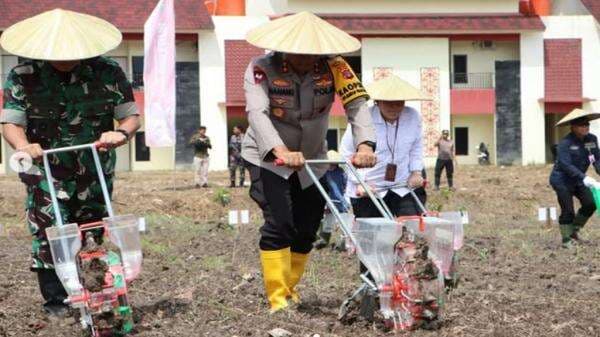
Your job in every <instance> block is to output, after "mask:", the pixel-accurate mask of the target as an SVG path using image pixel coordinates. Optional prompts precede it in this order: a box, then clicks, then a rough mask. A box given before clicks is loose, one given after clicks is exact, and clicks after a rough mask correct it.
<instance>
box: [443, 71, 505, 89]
mask: <svg viewBox="0 0 600 337" xmlns="http://www.w3.org/2000/svg"><path fill="white" fill-rule="evenodd" d="M495 86H496V85H495V82H494V73H452V74H451V78H450V87H451V88H452V89H492V88H494V87H495Z"/></svg>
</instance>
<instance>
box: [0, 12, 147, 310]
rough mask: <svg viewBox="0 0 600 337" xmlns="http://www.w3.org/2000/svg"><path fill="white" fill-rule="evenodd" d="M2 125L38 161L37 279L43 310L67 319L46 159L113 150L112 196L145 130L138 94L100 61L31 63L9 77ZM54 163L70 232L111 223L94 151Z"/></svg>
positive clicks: (26, 178)
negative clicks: (120, 156)
mask: <svg viewBox="0 0 600 337" xmlns="http://www.w3.org/2000/svg"><path fill="white" fill-rule="evenodd" d="M71 13H72V12H71ZM74 14H77V13H74ZM42 15H43V14H42ZM107 24H108V23H107ZM117 32H118V31H117ZM119 34H120V33H119ZM3 47H4V48H5V49H9V48H6V47H5V46H4V44H3ZM12 52H13V53H14V54H17V55H19V54H18V51H17V52H15V51H12ZM21 56H25V57H30V56H29V55H21ZM40 58H41V57H40ZM115 119H116V120H117V121H118V124H119V127H118V129H117V130H116V131H114V125H115V124H114V120H115ZM0 123H1V124H3V135H4V137H5V139H6V140H7V141H8V142H9V143H10V144H11V146H12V147H14V148H15V149H16V150H17V151H22V152H25V153H26V154H28V155H29V156H31V157H32V158H33V159H34V160H35V161H34V165H33V166H32V168H31V169H29V170H28V171H27V172H21V173H20V174H19V176H20V178H21V180H22V181H23V183H24V184H25V186H26V188H27V199H26V203H25V207H26V218H27V224H28V226H29V229H30V231H31V234H32V235H33V245H32V248H33V251H32V253H33V254H32V257H33V263H32V265H31V270H32V271H34V272H37V275H38V281H39V286H40V290H41V293H42V296H43V297H44V299H45V301H46V303H45V304H44V309H45V310H46V311H47V312H48V313H50V314H55V315H63V314H64V313H66V311H67V310H66V309H67V307H66V306H65V305H64V303H63V300H64V299H65V298H66V293H65V290H64V288H63V286H62V284H61V283H60V281H59V279H58V277H57V276H56V273H55V272H54V270H53V265H52V256H51V252H50V248H49V245H48V241H47V238H46V228H47V227H49V226H53V225H55V213H54V209H53V207H52V203H51V201H50V196H49V189H48V184H47V181H46V176H45V174H46V172H44V167H43V165H42V163H41V161H40V160H39V159H40V157H41V156H42V151H43V150H46V149H52V148H60V147H65V146H72V145H80V144H86V143H92V142H95V141H100V142H101V143H103V144H105V145H106V149H107V150H106V149H105V150H104V151H101V152H100V161H101V164H102V168H103V171H104V176H105V179H106V183H107V186H108V189H109V192H112V186H113V184H112V181H113V173H114V168H115V159H116V154H115V150H114V147H116V146H120V145H123V144H125V143H127V141H128V139H129V138H130V135H132V134H133V133H135V131H136V130H137V129H138V128H139V126H140V123H139V120H138V113H137V108H136V105H135V102H134V99H133V92H132V88H131V85H130V83H129V82H128V80H127V79H126V76H125V74H124V73H123V71H122V70H121V68H120V67H119V65H118V64H117V63H116V62H114V61H112V60H110V59H108V58H104V57H101V56H97V57H91V58H87V59H84V60H80V61H77V60H76V61H44V60H33V61H26V62H24V63H22V64H19V65H17V66H16V67H15V68H13V69H12V71H11V72H10V73H9V74H8V78H7V81H6V83H5V85H4V106H3V109H2V114H1V115H0ZM48 159H49V161H50V167H51V170H52V175H53V176H54V178H55V179H56V180H57V181H56V184H55V187H56V192H57V196H58V201H59V208H60V211H61V214H62V217H63V221H64V223H65V224H67V223H79V224H83V223H89V222H94V221H98V220H101V219H102V218H103V217H106V216H107V212H106V208H105V202H104V198H103V196H102V191H101V188H100V184H99V182H98V177H97V173H96V169H95V166H94V162H93V157H92V153H91V151H77V152H65V153H58V154H54V155H50V156H49V158H48Z"/></svg>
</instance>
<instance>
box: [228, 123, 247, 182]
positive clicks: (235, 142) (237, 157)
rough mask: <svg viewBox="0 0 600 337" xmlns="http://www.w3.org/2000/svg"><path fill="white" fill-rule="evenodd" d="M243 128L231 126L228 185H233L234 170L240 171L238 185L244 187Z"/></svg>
mask: <svg viewBox="0 0 600 337" xmlns="http://www.w3.org/2000/svg"><path fill="white" fill-rule="evenodd" d="M243 139H244V129H242V127H241V126H239V125H236V126H234V127H233V135H231V138H230V139H229V181H230V184H229V187H235V172H236V171H239V172H240V185H239V186H240V187H244V178H245V176H246V168H245V166H244V160H243V159H242V140H243Z"/></svg>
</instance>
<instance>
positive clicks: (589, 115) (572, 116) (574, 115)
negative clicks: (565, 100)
mask: <svg viewBox="0 0 600 337" xmlns="http://www.w3.org/2000/svg"><path fill="white" fill-rule="evenodd" d="M583 117H585V118H586V119H587V120H588V121H593V120H594V119H598V118H600V113H598V112H591V111H585V110H582V109H575V110H573V111H571V112H569V114H568V115H566V116H565V117H563V118H562V119H561V120H560V121H558V123H556V126H561V125H565V124H569V122H571V121H574V120H576V119H579V118H583Z"/></svg>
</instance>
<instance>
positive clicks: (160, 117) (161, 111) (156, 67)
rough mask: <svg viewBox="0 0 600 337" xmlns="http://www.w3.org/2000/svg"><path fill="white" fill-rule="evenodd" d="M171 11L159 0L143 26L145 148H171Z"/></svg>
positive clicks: (170, 2)
mask: <svg viewBox="0 0 600 337" xmlns="http://www.w3.org/2000/svg"><path fill="white" fill-rule="evenodd" d="M175 106H176V102H175V8H174V5H173V0H160V1H159V3H158V4H157V5H156V8H154V10H153V11H152V14H151V15H150V17H149V18H148V20H147V21H146V23H145V24H144V114H145V115H144V121H145V131H146V145H147V146H149V147H162V146H174V145H175Z"/></svg>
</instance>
